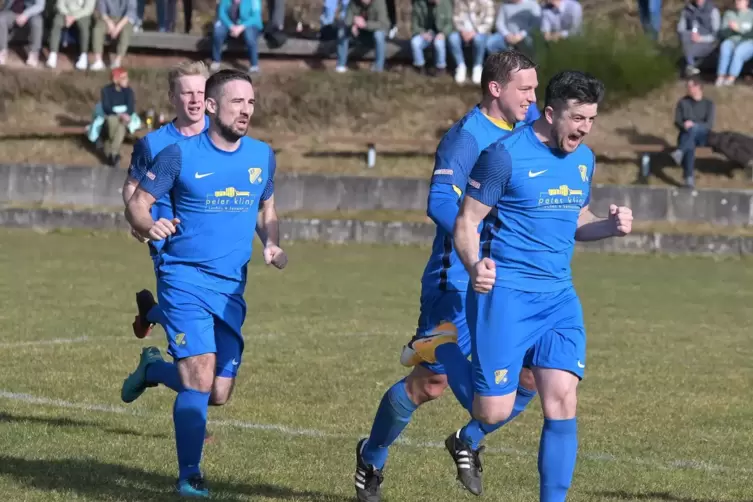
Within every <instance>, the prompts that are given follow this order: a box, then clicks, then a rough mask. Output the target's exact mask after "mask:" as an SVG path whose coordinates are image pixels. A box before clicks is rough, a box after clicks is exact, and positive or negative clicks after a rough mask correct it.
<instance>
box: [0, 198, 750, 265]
mask: <svg viewBox="0 0 753 502" xmlns="http://www.w3.org/2000/svg"><path fill="white" fill-rule="evenodd" d="M0 226H5V227H21V228H41V229H54V228H86V229H98V230H116V229H119V230H126V229H128V223H127V222H126V221H125V218H124V217H123V213H122V212H89V211H71V210H62V209H19V208H5V209H0ZM280 230H281V233H282V238H283V240H285V241H291V240H303V241H322V242H330V243H348V242H358V243H371V244H402V245H412V244H424V245H429V244H430V243H431V241H432V239H433V238H434V230H435V227H434V225H433V224H431V223H401V222H392V223H381V222H369V221H356V220H315V219H310V220H306V219H290V220H283V221H282V222H281V229H280ZM578 246H579V248H580V249H584V250H592V251H607V252H618V253H669V254H691V253H692V254H708V255H728V256H730V255H750V254H753V237H729V236H702V235H687V234H662V233H655V232H649V233H636V234H631V235H630V236H628V237H624V238H621V239H607V240H604V241H600V242H592V243H588V244H582V243H579V244H578Z"/></svg>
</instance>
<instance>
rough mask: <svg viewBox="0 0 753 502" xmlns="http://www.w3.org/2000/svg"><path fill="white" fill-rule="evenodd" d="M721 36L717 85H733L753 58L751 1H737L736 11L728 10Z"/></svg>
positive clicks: (720, 32)
mask: <svg viewBox="0 0 753 502" xmlns="http://www.w3.org/2000/svg"><path fill="white" fill-rule="evenodd" d="M719 36H720V38H721V39H722V40H723V41H722V43H721V44H720V45H719V62H718V64H717V69H716V85H717V87H719V86H724V85H732V84H734V83H735V80H737V78H738V77H739V76H740V73H741V72H742V71H743V66H745V63H747V62H748V61H749V60H750V59H751V58H753V10H752V9H751V8H750V2H749V0H735V9H734V10H728V11H727V12H725V13H724V17H723V18H722V29H721V30H719Z"/></svg>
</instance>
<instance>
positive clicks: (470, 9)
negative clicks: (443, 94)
mask: <svg viewBox="0 0 753 502" xmlns="http://www.w3.org/2000/svg"><path fill="white" fill-rule="evenodd" d="M496 14H497V12H496V8H495V7H494V1H493V0H455V9H454V15H453V19H452V20H453V25H454V27H455V31H453V32H452V34H451V35H450V38H449V42H450V52H451V53H452V57H453V59H455V64H457V67H456V68H455V82H457V83H458V84H462V83H464V82H465V79H466V76H467V74H468V70H467V67H466V65H465V55H464V54H463V46H465V45H471V47H472V48H473V53H472V54H473V55H472V58H473V66H472V70H471V81H472V82H473V83H474V84H476V85H478V84H480V83H481V70H482V66H483V64H484V56H485V55H486V41H487V40H488V38H489V34H491V32H492V29H493V28H494V19H495V16H496Z"/></svg>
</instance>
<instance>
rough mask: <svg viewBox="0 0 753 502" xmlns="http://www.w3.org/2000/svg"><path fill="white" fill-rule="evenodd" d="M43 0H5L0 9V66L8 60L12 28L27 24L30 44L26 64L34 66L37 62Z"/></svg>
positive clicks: (40, 45)
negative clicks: (9, 37) (9, 38)
mask: <svg viewBox="0 0 753 502" xmlns="http://www.w3.org/2000/svg"><path fill="white" fill-rule="evenodd" d="M43 13H44V0H5V5H4V7H3V8H2V10H0V66H3V65H4V64H5V63H6V62H7V60H8V36H9V35H10V31H11V30H12V29H14V28H23V27H24V26H28V27H29V30H30V35H29V38H30V39H31V46H30V47H29V54H28V56H27V58H26V64H27V65H29V66H36V65H37V64H38V63H39V51H40V50H41V49H42V30H43V29H44V17H43Z"/></svg>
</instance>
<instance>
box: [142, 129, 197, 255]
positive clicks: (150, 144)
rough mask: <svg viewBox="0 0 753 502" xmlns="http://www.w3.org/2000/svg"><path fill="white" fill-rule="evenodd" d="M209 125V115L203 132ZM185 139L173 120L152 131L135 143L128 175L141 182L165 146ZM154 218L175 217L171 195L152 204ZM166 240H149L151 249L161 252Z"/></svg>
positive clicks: (154, 251) (155, 219)
mask: <svg viewBox="0 0 753 502" xmlns="http://www.w3.org/2000/svg"><path fill="white" fill-rule="evenodd" d="M207 127H209V117H206V116H205V117H204V129H202V132H204V131H206V130H207ZM184 139H186V136H184V135H183V134H181V133H180V131H178V129H176V128H175V124H174V123H173V122H169V123H167V124H165V125H163V126H162V127H160V128H159V129H157V130H155V131H152V132H150V133H149V134H147V135H146V136H144V137H143V138H141V139H140V140H139V141H137V142H136V144H135V145H134V147H133V154H132V155H131V165H130V166H129V167H128V175H129V176H130V177H131V178H133V179H135V180H137V181H138V182H141V180H142V179H143V178H144V174H146V171H147V169H149V166H150V165H151V164H152V161H154V158H155V157H156V156H157V155H158V154H159V153H160V152H161V151H162V150H164V148H165V147H167V146H169V145H172V144H174V143H177V142H178V141H182V140H184ZM152 218H153V219H154V221H157V220H158V219H160V218H166V219H168V220H170V219H172V218H173V208H172V206H171V205H170V197H168V196H167V195H166V196H164V197H162V198H160V199H159V200H158V201H157V202H156V203H155V204H154V205H153V206H152ZM165 242H166V241H164V240H163V241H149V245H150V250H151V251H152V252H153V253H156V252H159V250H160V249H162V246H163V245H164V243H165Z"/></svg>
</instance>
